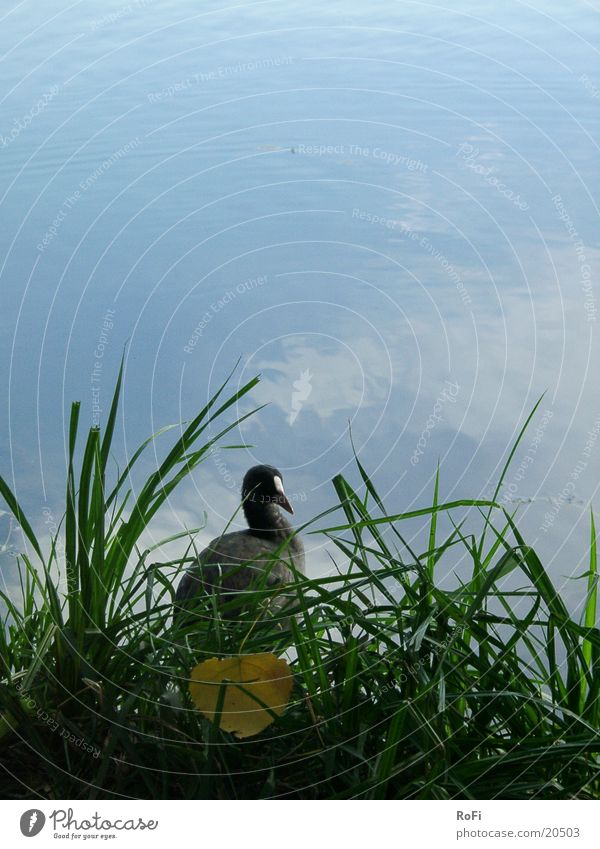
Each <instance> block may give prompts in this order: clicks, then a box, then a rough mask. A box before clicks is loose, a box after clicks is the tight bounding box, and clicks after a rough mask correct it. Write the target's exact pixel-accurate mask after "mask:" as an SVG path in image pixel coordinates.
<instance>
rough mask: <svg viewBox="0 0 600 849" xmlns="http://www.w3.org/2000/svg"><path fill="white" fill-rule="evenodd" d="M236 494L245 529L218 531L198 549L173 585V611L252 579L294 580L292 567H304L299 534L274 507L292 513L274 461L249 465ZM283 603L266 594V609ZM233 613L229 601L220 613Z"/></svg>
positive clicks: (268, 582) (248, 585)
mask: <svg viewBox="0 0 600 849" xmlns="http://www.w3.org/2000/svg"><path fill="white" fill-rule="evenodd" d="M241 495H242V509H243V511H244V516H245V518H246V522H247V524H248V528H247V530H243V531H234V532H233V533H227V534H222V535H221V536H220V537H216V538H215V539H213V540H212V541H211V542H210V543H209V544H208V545H207V546H206V548H205V549H204V550H203V551H202V552H201V553H200V554H199V556H198V558H197V559H196V561H195V563H194V564H193V565H192V566H190V567H189V568H188V569H187V571H186V572H185V574H184V576H183V578H182V579H181V582H180V584H179V586H178V588H177V592H176V594H175V608H176V614H175V615H176V617H177V611H178V610H179V611H181V609H182V608H184V609H189V602H190V600H192V599H194V598H196V597H197V596H198V595H200V594H202V593H215V594H217V596H218V598H219V601H226V600H228V599H230V598H231V597H232V596H234V595H235V594H236V593H243V592H244V591H245V590H249V589H256V588H257V585H258V586H260V587H262V586H266V587H267V588H272V587H275V586H279V585H281V586H283V585H285V584H288V583H291V582H293V581H294V580H296V575H295V574H294V570H296V571H297V572H300V573H301V574H304V573H305V560H304V545H303V543H302V540H301V539H300V537H299V536H298V535H297V534H296V532H295V530H294V528H293V527H292V525H291V524H290V523H289V522H288V520H287V519H286V518H285V517H284V515H283V514H282V513H281V511H280V509H279V508H280V507H282V508H283V509H284V510H286V511H287V512H288V513H291V514H293V513H294V508H293V507H292V505H291V504H290V502H289V500H288V498H287V496H286V494H285V490H284V488H283V475H282V474H281V472H280V471H279V470H278V469H276V468H275V467H274V466H269V465H262V464H261V465H258V466H253V467H252V468H251V469H249V470H248V471H247V472H246V474H245V475H244V480H243V483H242V493H241ZM275 552H277V558H276V559H275V558H274V557H273V554H274V553H275ZM290 566H292V567H293V569H292V568H290ZM265 572H267V575H266V576H265V577H263V576H264V573H265ZM262 580H264V584H263V583H261V581H262ZM252 585H254V586H252ZM285 604H286V600H285V599H283V600H282V599H277V600H273V599H271V605H270V609H271V611H272V612H273V611H277V610H281V609H282V607H284V606H285ZM238 615H239V609H237V608H236V609H231V608H230V607H229V608H228V609H227V611H226V612H224V613H223V616H224V618H233V617H236V616H238Z"/></svg>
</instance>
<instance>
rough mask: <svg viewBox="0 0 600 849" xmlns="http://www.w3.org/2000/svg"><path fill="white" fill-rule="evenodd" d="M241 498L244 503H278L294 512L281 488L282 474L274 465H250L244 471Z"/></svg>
mask: <svg viewBox="0 0 600 849" xmlns="http://www.w3.org/2000/svg"><path fill="white" fill-rule="evenodd" d="M242 500H243V502H244V504H246V503H247V502H253V503H258V504H279V506H280V507H283V509H284V510H287V511H288V513H293V512H294V508H293V507H292V505H291V504H290V502H289V501H288V498H287V496H286V494H285V491H284V489H283V476H282V474H281V472H280V471H279V470H278V469H276V468H274V466H252V468H251V469H249V470H248V471H247V472H246V474H245V476H244V483H243V484H242Z"/></svg>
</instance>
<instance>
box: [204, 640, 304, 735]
mask: <svg viewBox="0 0 600 849" xmlns="http://www.w3.org/2000/svg"><path fill="white" fill-rule="evenodd" d="M190 678H191V679H192V680H191V681H190V688H189V689H190V696H191V697H192V701H193V702H194V704H195V705H196V707H197V708H198V709H199V710H201V711H202V713H203V714H204V716H206V717H207V718H208V719H210V720H211V722H214V721H215V714H216V713H217V707H218V705H219V694H220V692H221V690H222V689H224V691H225V692H224V696H223V707H222V710H221V717H220V721H219V728H221V730H222V731H231V732H232V733H233V734H235V735H236V737H239V738H243V737H252V736H253V735H254V734H259V733H260V732H261V731H263V729H265V728H266V727H267V725H270V724H271V723H272V722H273V720H274V717H273V714H276V715H277V716H281V714H282V713H283V712H284V710H285V708H286V706H287V703H288V702H289V700H290V695H291V692H292V685H293V679H292V673H291V670H290V667H289V666H288V664H287V663H286V661H285V660H279V659H278V658H276V657H275V655H274V654H247V655H243V656H240V657H229V658H226V659H224V660H219V658H216V657H213V658H211V659H210V660H205V661H204V662H203V663H200V664H198V666H195V667H194V668H193V669H192V672H191V675H190ZM265 708H268V710H267V709H265Z"/></svg>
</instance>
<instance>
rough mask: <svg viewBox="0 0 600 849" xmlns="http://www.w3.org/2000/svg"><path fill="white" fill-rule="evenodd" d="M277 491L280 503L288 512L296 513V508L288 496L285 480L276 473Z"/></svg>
mask: <svg viewBox="0 0 600 849" xmlns="http://www.w3.org/2000/svg"><path fill="white" fill-rule="evenodd" d="M275 492H276V493H277V503H278V504H280V505H281V506H282V507H283V509H284V510H287V511H288V513H292V515H293V513H294V508H293V507H292V505H291V504H290V502H289V501H288V497H287V495H286V494H285V491H284V489H283V481H282V480H281V478H280V477H279V476H278V475H275Z"/></svg>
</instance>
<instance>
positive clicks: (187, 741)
mask: <svg viewBox="0 0 600 849" xmlns="http://www.w3.org/2000/svg"><path fill="white" fill-rule="evenodd" d="M255 382H256V381H251V382H250V383H248V384H247V385H246V386H244V387H243V388H242V389H241V390H239V391H238V392H235V393H233V394H230V395H227V392H228V389H227V385H224V386H223V387H222V388H221V390H220V392H219V393H218V395H217V396H215V397H214V398H213V399H212V400H211V402H210V403H209V404H208V405H207V407H205V408H204V409H203V410H202V411H201V412H200V413H199V414H198V416H197V417H196V418H195V419H194V420H193V421H191V422H189V423H186V425H185V426H183V427H182V428H181V429H180V430H179V431H178V435H177V437H176V438H175V439H173V438H172V433H171V434H168V433H162V434H159V435H157V436H156V437H153V438H152V439H151V440H148V442H147V443H145V444H144V445H143V446H141V448H140V450H139V451H138V452H137V453H136V454H135V455H134V456H133V457H132V459H131V461H130V462H129V465H128V466H127V467H126V468H125V469H124V470H123V471H122V473H121V474H118V473H117V474H113V473H112V471H111V470H112V468H113V466H114V464H113V463H112V462H111V461H110V457H111V442H112V436H113V431H114V427H115V421H116V415H117V403H118V397H119V393H120V385H118V386H117V389H116V392H115V397H114V401H113V405H112V408H111V411H110V415H109V418H108V421H107V424H106V428H105V431H104V433H100V432H99V431H98V430H96V429H93V430H91V431H90V432H89V434H88V435H87V437H86V439H85V441H84V442H83V443H81V438H82V437H81V434H80V433H79V423H78V418H79V407H78V405H74V406H73V409H72V414H71V424H70V434H69V447H70V462H69V467H68V470H67V483H66V507H65V516H64V520H63V523H62V525H61V528H60V531H59V533H58V535H57V537H56V539H55V540H54V542H53V544H52V546H51V547H50V550H43V548H42V546H41V544H40V543H39V542H38V540H37V538H36V536H35V533H34V531H33V529H32V528H31V526H30V524H29V523H28V521H27V518H26V516H25V515H24V514H23V512H22V510H21V508H20V507H19V505H18V503H17V501H16V499H15V498H14V496H13V495H12V493H11V491H10V489H9V488H8V486H7V484H6V483H5V482H4V481H0V488H1V494H2V495H3V497H4V500H5V501H6V503H7V505H8V509H10V511H11V512H12V513H13V514H14V515H15V517H16V519H17V521H18V522H19V524H20V525H21V527H22V529H23V532H24V534H25V536H26V537H27V542H28V545H27V549H28V554H25V553H23V554H22V555H21V556H20V557H19V559H18V566H19V572H20V575H21V592H20V597H19V598H17V599H15V598H14V596H11V597H8V596H7V595H6V594H2V602H3V604H4V609H5V611H6V613H5V618H4V623H3V627H2V628H1V629H0V660H1V664H2V669H1V670H0V675H1V684H0V713H1V718H0V766H1V767H2V769H1V770H0V795H1V796H2V797H3V798H14V797H34V796H39V797H44V798H121V797H139V798H149V799H151V798H266V797H286V798H326V799H333V798H354V797H359V798H396V799H398V798H427V799H429V798H440V799H447V798H465V799H468V798H473V799H491V798H561V799H562V798H573V797H576V798H582V799H590V798H600V758H599V755H600V731H599V727H600V721H599V720H600V698H599V688H600V663H599V659H600V632H599V630H598V628H597V627H596V577H597V575H596V547H595V531H594V527H593V520H592V532H591V544H590V567H589V574H588V576H587V584H588V594H587V604H586V611H585V619H584V621H583V622H582V623H578V622H575V621H573V620H572V618H571V617H570V616H569V614H568V612H567V609H566V607H565V604H564V603H563V601H562V600H561V598H560V596H559V595H558V594H557V593H556V591H555V589H554V587H553V585H552V582H551V580H550V578H549V576H548V574H547V573H546V571H545V570H544V567H543V565H542V563H541V562H540V560H539V558H538V556H537V555H536V553H535V551H534V550H533V549H532V548H531V547H529V546H528V545H527V544H526V542H525V541H524V540H523V538H522V537H521V535H520V533H519V530H518V527H517V525H516V524H515V521H514V516H511V515H510V514H508V513H507V512H506V510H505V509H503V508H502V507H500V506H498V505H497V504H496V503H495V501H491V502H481V501H475V500H474V501H461V502H454V503H450V504H443V503H438V486H437V483H436V486H435V491H434V493H433V498H432V503H431V505H429V506H427V507H424V508H423V509H422V510H418V511H413V512H411V513H409V514H403V515H388V514H387V513H386V510H385V506H384V505H383V504H382V503H381V500H380V499H379V497H378V495H377V492H376V489H375V486H374V484H373V483H372V482H371V481H370V479H369V478H368V476H367V473H366V472H365V470H364V469H363V468H362V466H361V465H360V463H359V462H358V460H357V472H356V477H357V480H361V486H360V488H359V489H360V494H359V492H357V491H355V490H354V489H352V488H351V486H350V484H349V483H348V482H347V481H346V480H345V479H344V478H342V477H341V476H338V477H336V478H335V479H334V480H333V488H334V492H335V496H334V501H335V503H334V504H332V508H331V510H330V511H327V513H326V514H322V515H321V516H320V517H317V518H316V520H315V521H314V522H312V523H311V524H310V526H309V527H308V528H306V529H305V530H304V533H305V534H308V533H317V534H318V535H323V534H325V535H326V536H327V537H329V539H330V540H331V541H332V544H333V545H335V546H336V548H337V552H338V555H339V556H338V557H337V558H336V560H337V564H338V567H339V568H338V570H337V571H335V570H334V574H333V575H332V576H330V577H326V578H322V579H319V580H311V579H308V578H304V577H302V576H298V579H297V581H296V583H295V584H294V585H293V586H292V587H291V588H289V589H288V595H289V596H290V602H289V604H290V609H289V610H288V615H289V616H290V617H291V619H290V620H289V623H288V625H289V627H288V628H282V627H281V626H280V624H279V623H277V622H275V621H272V620H270V619H269V618H268V614H266V613H265V612H264V611H265V599H267V600H268V597H269V595H270V594H273V593H275V590H272V589H271V590H269V589H267V588H265V587H257V589H256V591H255V592H254V593H249V594H248V596H247V598H246V599H245V608H244V614H243V615H242V616H238V617H236V618H234V619H231V618H226V617H225V618H222V617H221V616H220V614H219V612H218V611H216V610H215V608H214V605H213V603H212V600H211V599H210V598H204V599H201V600H199V602H198V605H197V606H196V607H195V609H194V611H193V613H194V616H193V619H191V620H190V619H187V620H183V619H181V620H179V622H178V623H175V624H174V623H173V620H172V616H171V611H172V602H173V597H174V587H176V585H177V580H178V572H180V571H181V570H182V569H183V568H185V567H186V565H188V563H189V562H190V561H191V559H192V550H193V549H190V548H189V547H188V545H187V543H186V540H185V539H184V537H183V535H182V540H181V542H182V548H183V549H187V550H188V554H187V555H186V556H185V557H182V558H181V560H178V561H172V562H170V563H156V562H155V560H154V559H153V557H154V552H153V551H152V550H144V551H141V550H139V545H140V539H141V537H142V535H143V533H144V531H145V529H146V528H147V527H149V526H150V527H151V523H152V519H153V517H154V516H155V514H156V513H157V511H158V510H159V509H160V508H161V506H163V505H164V503H165V502H166V500H167V499H168V498H169V496H170V495H171V493H173V492H174V490H175V489H176V487H177V486H178V484H179V483H180V482H181V481H182V480H183V479H184V478H185V477H186V476H187V475H189V473H190V472H191V471H193V470H194V469H195V468H196V467H197V466H198V465H199V464H201V463H202V461H203V460H205V459H206V457H207V456H208V454H209V452H210V450H211V448H212V447H213V446H214V445H216V444H219V445H222V444H226V442H227V434H228V432H229V431H231V430H233V429H234V428H235V427H236V426H237V424H238V422H237V421H236V420H235V419H233V420H232V418H231V416H232V410H233V408H234V405H235V404H236V402H237V401H238V400H239V399H240V398H241V397H242V396H244V395H246V394H247V393H248V392H250V391H251V390H252V388H253V386H254V384H255ZM119 384H120V380H119ZM215 430H216V431H218V432H217V435H216V436H211V437H210V438H209V434H212V433H214V432H215ZM154 439H157V440H158V443H157V450H161V448H160V446H161V445H162V443H163V442H165V441H166V442H168V441H169V439H171V440H172V442H171V445H170V448H167V449H166V450H165V459H164V460H163V462H162V464H161V465H160V467H159V468H158V469H157V470H156V472H154V473H153V474H152V475H151V477H150V478H149V479H148V480H147V481H146V482H145V484H144V485H143V486H142V487H141V488H136V491H135V492H132V491H131V490H130V486H131V484H130V480H131V475H132V473H134V471H135V469H134V467H135V466H136V463H137V462H138V460H139V458H140V457H141V456H142V455H143V451H144V448H147V447H148V446H149V445H150V444H151V442H152V441H153V440H154ZM505 471H506V470H505ZM498 486H500V482H499V484H498ZM441 515H444V516H446V517H449V518H450V520H451V527H452V531H451V533H450V534H449V535H448V536H446V537H445V538H442V537H440V533H439V529H438V527H437V525H438V520H439V517H440V516H441ZM416 516H421V517H423V516H424V517H428V520H429V528H430V530H429V541H428V545H427V550H426V551H422V552H421V551H419V552H416V551H413V550H412V548H411V547H410V545H408V544H407V543H406V542H405V539H404V537H403V527H404V526H405V525H406V520H407V519H411V518H414V517H416ZM440 524H441V523H440ZM470 524H473V525H475V526H476V527H477V529H478V530H477V533H476V534H475V535H474V533H473V531H472V530H471V529H470V527H469V525H470ZM161 544H162V543H161ZM161 544H159V545H158V546H157V548H158V547H160V545H161ZM307 547H309V546H307ZM459 550H460V551H461V552H462V554H463V560H464V559H467V560H468V563H469V575H468V577H467V578H466V579H465V580H464V581H463V582H462V584H459V585H458V588H456V589H454V590H443V589H441V588H440V585H439V580H438V579H437V576H438V575H439V574H441V573H443V572H445V571H446V568H445V564H446V561H447V559H448V558H450V560H451V562H454V560H455V557H456V553H457V551H459ZM514 576H518V578H519V580H518V586H519V587H521V589H516V590H510V591H509V590H507V589H503V587H506V586H508V584H507V579H509V577H514ZM510 585H511V586H514V585H515V582H514V581H513V582H512V583H511V584H510ZM292 614H293V615H292ZM259 652H274V653H275V654H276V655H278V656H282V657H288V659H289V661H290V664H291V667H292V670H293V673H294V687H293V691H292V696H291V700H290V704H289V706H288V709H287V710H286V712H285V713H284V715H283V716H281V717H279V718H277V720H276V721H275V722H273V723H272V724H271V725H270V726H269V728H268V729H266V730H265V731H263V732H262V733H261V734H260V735H258V736H256V737H253V738H249V739H246V740H242V741H240V740H237V739H236V738H235V737H233V736H232V735H230V734H228V733H226V732H223V731H220V730H219V729H218V727H217V726H216V725H215V724H212V723H211V722H209V721H208V720H207V719H205V718H204V717H203V716H202V715H201V714H200V713H199V712H198V711H197V710H195V709H194V706H193V704H192V702H191V700H190V697H189V693H188V681H189V673H190V670H191V669H192V668H193V667H194V666H195V665H196V664H197V663H198V662H199V661H201V660H204V659H206V658H210V657H213V656H229V655H238V654H250V653H259Z"/></svg>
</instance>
